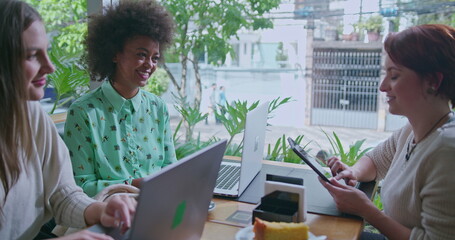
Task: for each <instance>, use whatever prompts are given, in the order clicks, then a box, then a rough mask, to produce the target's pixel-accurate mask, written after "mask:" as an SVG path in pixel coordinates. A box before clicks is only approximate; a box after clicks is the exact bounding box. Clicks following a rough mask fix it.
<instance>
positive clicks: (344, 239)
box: [201, 160, 363, 240]
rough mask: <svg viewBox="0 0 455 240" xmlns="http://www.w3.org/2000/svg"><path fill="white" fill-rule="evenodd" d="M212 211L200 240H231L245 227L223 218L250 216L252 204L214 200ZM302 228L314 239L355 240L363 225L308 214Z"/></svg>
mask: <svg viewBox="0 0 455 240" xmlns="http://www.w3.org/2000/svg"><path fill="white" fill-rule="evenodd" d="M264 164H271V165H278V166H286V167H293V168H308V167H307V166H306V165H298V164H291V163H282V162H273V161H266V160H264ZM214 201H215V203H216V207H215V209H214V210H213V211H211V212H209V215H208V218H207V222H206V224H205V227H204V232H203V235H202V238H201V239H202V240H215V239H216V240H228V239H229V240H232V239H235V234H236V233H237V232H238V231H239V230H240V229H241V228H244V227H245V226H246V225H244V224H239V223H235V222H232V221H228V220H227V218H228V217H229V216H231V215H232V214H233V213H234V212H236V211H238V210H240V211H245V212H249V213H251V212H252V211H253V209H254V208H255V207H256V205H254V204H249V203H244V202H238V201H234V200H226V199H219V198H214ZM305 223H306V224H308V225H309V226H310V231H311V232H312V233H313V234H314V235H316V236H319V235H326V236H327V237H328V238H327V239H328V240H335V239H336V240H356V239H358V238H359V235H360V232H361V231H362V230H363V221H362V220H360V219H353V218H343V217H334V216H326V215H319V214H312V213H308V215H307V220H306V221H305Z"/></svg>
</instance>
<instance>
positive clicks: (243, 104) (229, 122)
mask: <svg viewBox="0 0 455 240" xmlns="http://www.w3.org/2000/svg"><path fill="white" fill-rule="evenodd" d="M290 101H291V98H290V97H287V98H283V99H281V98H280V97H278V98H275V99H273V100H272V101H270V103H269V107H268V118H271V117H273V115H272V112H273V111H274V110H276V109H277V108H278V107H280V106H281V105H283V104H286V103H288V102H290ZM258 105H259V101H255V102H253V103H252V104H251V105H248V102H247V101H240V100H237V101H234V102H233V103H232V104H229V103H227V104H226V106H221V105H219V107H220V108H223V111H215V116H216V118H217V119H219V120H220V122H221V123H222V124H223V125H224V127H225V128H226V130H227V132H228V133H229V136H230V138H229V141H228V144H227V149H229V148H231V144H232V140H234V137H235V136H236V135H237V134H239V133H242V132H243V130H244V129H245V123H246V115H247V113H248V112H249V111H251V110H253V109H255V108H256V107H257V106H258ZM242 149H243V140H242V142H240V144H238V145H237V147H236V148H235V149H233V150H232V153H231V154H232V155H234V156H237V155H238V154H240V153H241V151H242Z"/></svg>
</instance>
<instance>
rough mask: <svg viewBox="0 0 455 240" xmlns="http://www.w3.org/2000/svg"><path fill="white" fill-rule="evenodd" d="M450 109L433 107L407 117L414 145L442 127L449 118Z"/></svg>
mask: <svg viewBox="0 0 455 240" xmlns="http://www.w3.org/2000/svg"><path fill="white" fill-rule="evenodd" d="M449 112H450V108H449V107H448V106H446V107H439V108H438V107H434V108H432V109H428V110H427V111H421V112H419V113H416V114H414V115H413V116H408V119H409V122H410V124H411V126H412V130H413V132H414V143H419V142H420V141H422V140H423V139H424V138H426V137H427V136H428V135H430V134H431V133H432V132H433V131H435V130H436V129H438V128H439V127H441V126H442V125H444V124H445V123H446V122H447V120H448V119H449V118H450V114H448V113H449Z"/></svg>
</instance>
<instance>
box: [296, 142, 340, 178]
mask: <svg viewBox="0 0 455 240" xmlns="http://www.w3.org/2000/svg"><path fill="white" fill-rule="evenodd" d="M288 142H289V145H290V146H291V148H292V150H293V151H294V152H295V153H296V154H297V155H298V156H299V157H300V158H301V159H302V160H303V161H304V162H305V163H306V164H307V165H308V166H310V167H311V168H312V169H313V170H314V171H315V172H316V173H317V174H318V175H319V176H320V177H321V178H322V179H323V180H324V181H326V182H329V178H331V177H332V174H330V172H327V171H326V170H325V169H324V167H322V166H321V164H320V163H319V162H318V161H317V160H316V159H315V158H313V157H311V156H310V155H308V153H306V152H305V150H303V148H301V147H300V146H299V145H297V144H296V143H295V142H294V140H293V139H292V138H288Z"/></svg>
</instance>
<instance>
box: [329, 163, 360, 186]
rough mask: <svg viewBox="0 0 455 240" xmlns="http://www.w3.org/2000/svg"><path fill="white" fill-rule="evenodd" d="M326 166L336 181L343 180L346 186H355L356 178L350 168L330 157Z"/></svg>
mask: <svg viewBox="0 0 455 240" xmlns="http://www.w3.org/2000/svg"><path fill="white" fill-rule="evenodd" d="M327 166H328V167H329V168H330V170H331V171H332V176H333V177H334V178H335V179H336V180H337V181H338V180H340V179H343V180H344V181H345V182H346V184H347V185H350V186H355V185H356V184H357V177H356V176H355V173H354V171H353V169H352V168H351V167H349V166H348V165H346V164H344V163H343V162H341V160H340V159H339V158H337V157H331V158H329V159H328V160H327Z"/></svg>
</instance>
